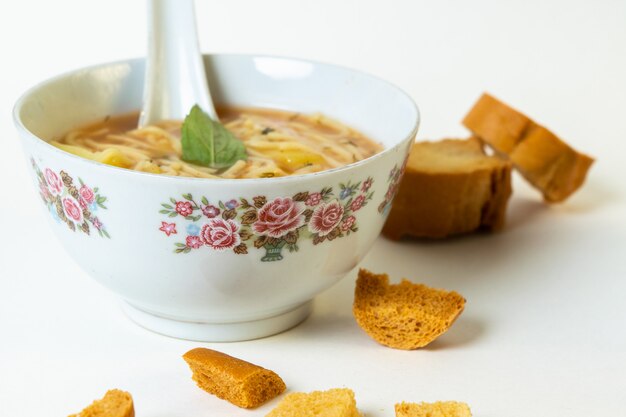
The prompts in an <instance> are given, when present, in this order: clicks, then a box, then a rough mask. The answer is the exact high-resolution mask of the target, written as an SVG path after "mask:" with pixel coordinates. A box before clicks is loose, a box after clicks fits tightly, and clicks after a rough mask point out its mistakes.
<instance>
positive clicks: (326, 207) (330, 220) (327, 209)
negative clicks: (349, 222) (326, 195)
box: [309, 200, 344, 236]
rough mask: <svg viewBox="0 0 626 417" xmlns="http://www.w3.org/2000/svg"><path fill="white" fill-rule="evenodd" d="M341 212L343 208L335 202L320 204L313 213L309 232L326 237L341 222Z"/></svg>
mask: <svg viewBox="0 0 626 417" xmlns="http://www.w3.org/2000/svg"><path fill="white" fill-rule="evenodd" d="M343 211H344V210H343V206H342V205H341V204H340V203H339V202H338V201H336V200H335V201H331V202H330V203H323V204H320V205H319V206H317V207H316V208H315V211H313V215H312V216H311V221H310V222H309V230H310V231H311V232H312V233H317V234H318V235H319V236H326V235H328V234H329V233H330V232H331V231H332V230H333V229H334V228H335V227H336V226H337V225H338V224H339V222H340V221H341V219H342V217H343Z"/></svg>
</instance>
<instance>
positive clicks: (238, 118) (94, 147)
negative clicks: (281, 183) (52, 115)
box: [51, 107, 383, 178]
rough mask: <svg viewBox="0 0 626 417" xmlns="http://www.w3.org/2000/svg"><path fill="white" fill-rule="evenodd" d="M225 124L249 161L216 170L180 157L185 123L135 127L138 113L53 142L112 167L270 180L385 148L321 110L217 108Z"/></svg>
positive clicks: (331, 165) (333, 165)
mask: <svg viewBox="0 0 626 417" xmlns="http://www.w3.org/2000/svg"><path fill="white" fill-rule="evenodd" d="M218 113H219V116H220V120H221V122H222V123H223V124H224V126H225V127H226V128H227V129H228V130H229V131H230V132H232V133H233V134H234V135H235V136H236V137H237V138H238V139H240V140H241V141H242V142H243V143H244V145H245V148H246V153H247V156H248V157H247V160H239V161H237V162H235V163H234V164H233V165H232V166H230V167H228V168H226V169H222V170H218V169H214V168H209V167H204V166H200V165H195V164H192V163H189V162H185V161H183V160H182V158H181V155H182V148H181V140H180V135H181V126H182V121H164V122H159V123H158V124H156V125H154V126H147V127H144V128H139V129H137V121H138V117H139V113H138V112H135V113H132V114H127V115H122V116H115V117H107V118H106V119H105V120H103V121H99V122H96V123H92V124H90V125H87V126H84V127H81V128H78V129H75V130H72V131H71V132H69V133H67V134H66V135H65V136H63V137H62V138H61V139H59V140H57V141H52V142H51V143H52V144H53V145H54V146H56V147H58V148H60V149H62V150H65V151H67V152H70V153H73V154H75V155H78V156H82V157H84V158H87V159H92V160H96V161H99V162H102V163H106V164H109V165H114V166H117V167H121V168H127V169H132V170H136V171H143V172H150V173H155V174H164V175H173V176H182V177H197V178H271V177H282V176H287V175H301V174H308V173H312V172H318V171H323V170H327V169H332V168H337V167H341V166H344V165H348V164H351V163H353V162H357V161H360V160H363V159H366V158H368V157H370V156H372V155H374V154H376V153H378V152H380V151H382V149H383V148H382V146H381V145H380V144H378V143H376V142H374V141H372V140H371V139H369V138H367V137H366V136H364V135H363V134H361V133H360V132H358V131H356V130H354V129H352V128H350V127H348V126H346V125H344V124H342V123H339V122H337V121H334V120H332V119H330V118H328V117H326V116H323V115H321V114H312V115H304V114H300V113H292V112H286V111H279V110H270V109H256V108H236V107H227V108H221V109H218Z"/></svg>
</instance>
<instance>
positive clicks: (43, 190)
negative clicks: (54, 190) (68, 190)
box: [39, 182, 52, 201]
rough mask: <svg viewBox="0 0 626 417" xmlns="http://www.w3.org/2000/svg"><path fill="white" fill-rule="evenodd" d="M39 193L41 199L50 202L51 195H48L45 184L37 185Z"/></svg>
mask: <svg viewBox="0 0 626 417" xmlns="http://www.w3.org/2000/svg"><path fill="white" fill-rule="evenodd" d="M39 192H41V196H42V197H43V199H44V200H46V201H47V200H50V199H51V197H52V194H50V190H48V187H47V186H46V184H45V183H43V182H40V183H39Z"/></svg>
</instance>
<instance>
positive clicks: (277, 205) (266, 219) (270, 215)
mask: <svg viewBox="0 0 626 417" xmlns="http://www.w3.org/2000/svg"><path fill="white" fill-rule="evenodd" d="M304 210H305V206H304V204H303V203H301V202H299V201H298V202H297V201H293V199H291V198H290V197H285V198H281V197H276V198H275V199H274V200H272V201H268V202H267V203H265V204H264V205H263V207H261V208H260V209H259V211H258V219H257V221H255V222H254V224H253V225H252V229H254V231H255V232H256V233H258V234H259V235H261V236H269V237H274V238H279V237H282V236H285V235H286V234H287V233H289V232H291V231H292V230H295V229H297V228H299V227H300V226H302V225H303V224H304V222H305V218H304V215H303V214H302V213H303V212H304Z"/></svg>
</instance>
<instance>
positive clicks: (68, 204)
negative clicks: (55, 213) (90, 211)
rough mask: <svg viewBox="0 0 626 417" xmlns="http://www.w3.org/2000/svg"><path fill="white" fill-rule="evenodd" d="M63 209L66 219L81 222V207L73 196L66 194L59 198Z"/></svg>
mask: <svg viewBox="0 0 626 417" xmlns="http://www.w3.org/2000/svg"><path fill="white" fill-rule="evenodd" d="M61 203H62V204H63V210H64V211H65V215H66V216H67V218H68V219H70V220H71V221H73V222H74V223H77V224H81V223H82V222H83V209H82V208H81V207H80V203H79V202H78V201H76V199H75V198H74V197H71V196H69V195H68V196H67V197H63V198H62V199H61Z"/></svg>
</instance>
